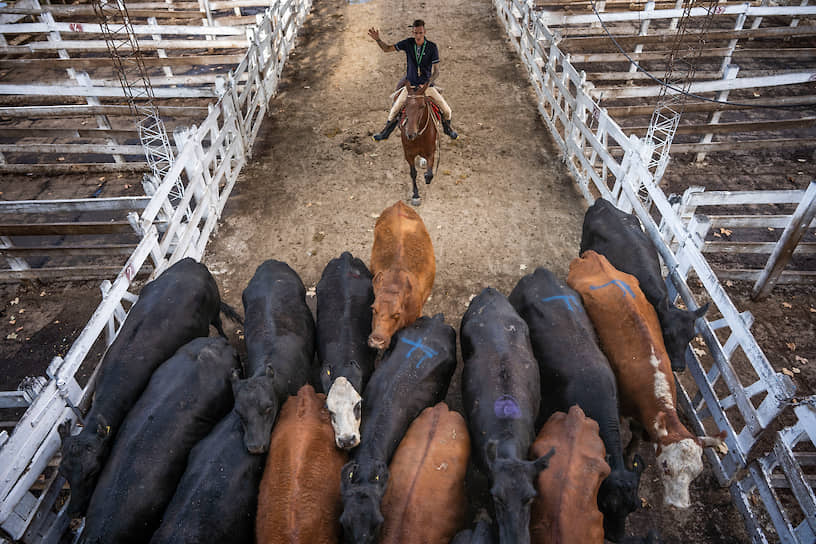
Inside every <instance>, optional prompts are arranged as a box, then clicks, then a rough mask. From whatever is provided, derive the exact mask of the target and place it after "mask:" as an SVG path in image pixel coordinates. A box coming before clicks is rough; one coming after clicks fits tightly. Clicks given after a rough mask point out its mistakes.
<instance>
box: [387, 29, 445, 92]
mask: <svg viewBox="0 0 816 544" xmlns="http://www.w3.org/2000/svg"><path fill="white" fill-rule="evenodd" d="M394 48H395V49H396V50H397V51H405V56H406V57H408V72H407V73H406V76H407V77H408V81H410V82H411V85H412V86H414V87H416V86H417V85H422V84H423V83H425V82H427V81H428V79H429V78H430V77H431V65H433V64H436V63H437V62H439V49H437V47H436V44H435V43H434V42H432V41H431V40H429V39H427V38H426V39H425V42H424V43H423V44H422V45H417V44H416V42H415V41H414V39H413V38H405V39H404V40H402V41H401V42H397V43H396V44H394ZM417 59H419V65H418V66H417ZM417 68H419V70H417Z"/></svg>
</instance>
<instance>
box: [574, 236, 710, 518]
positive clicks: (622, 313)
mask: <svg viewBox="0 0 816 544" xmlns="http://www.w3.org/2000/svg"><path fill="white" fill-rule="evenodd" d="M567 283H568V284H569V285H570V287H572V288H573V289H575V290H576V291H578V292H579V293H580V294H581V297H582V298H583V299H584V307H585V308H586V310H587V313H588V314H589V317H590V319H591V320H592V323H593V324H594V325H595V330H596V331H597V332H598V338H599V339H600V343H601V348H602V349H603V351H604V352H605V353H606V356H607V358H608V359H609V363H610V364H611V365H612V369H613V370H614V372H615V376H616V377H617V380H618V391H619V392H620V403H621V414H623V415H624V416H629V417H633V418H634V419H636V420H637V421H638V422H639V423H640V424H641V425H642V426H643V427H644V429H645V431H646V432H647V433H648V434H649V437H650V438H651V440H652V441H653V442H655V443H656V444H657V452H656V453H657V463H658V466H659V469H660V470H661V474H662V479H663V500H664V502H665V503H666V504H670V505H673V506H676V507H678V508H688V507H689V484H691V481H692V480H693V479H694V478H696V477H697V476H698V475H699V474H700V472H702V470H703V460H702V455H703V447H709V446H716V445H718V444H721V443H722V438H710V437H695V436H694V435H692V434H691V433H690V432H689V431H688V429H686V428H685V427H684V426H683V424H682V423H681V422H680V419H679V418H678V417H677V412H676V405H675V402H676V398H677V394H676V391H675V385H674V376H673V375H672V371H671V363H670V361H669V356H668V354H667V353H666V348H665V347H664V344H663V335H662V333H661V330H660V323H659V322H658V320H657V314H656V313H655V309H654V307H653V306H652V305H651V304H650V303H649V301H648V300H646V297H645V296H644V295H643V292H642V291H641V290H640V287H639V285H638V281H637V279H636V278H635V277H634V276H630V275H629V274H625V273H623V272H620V271H619V270H617V269H615V267H613V266H612V265H611V264H609V261H607V260H606V257H604V256H603V255H600V254H598V253H595V252H594V251H587V252H585V253H584V254H583V255H582V256H581V257H580V258H578V259H574V260H573V261H572V263H570V271H569V276H568V277H567Z"/></svg>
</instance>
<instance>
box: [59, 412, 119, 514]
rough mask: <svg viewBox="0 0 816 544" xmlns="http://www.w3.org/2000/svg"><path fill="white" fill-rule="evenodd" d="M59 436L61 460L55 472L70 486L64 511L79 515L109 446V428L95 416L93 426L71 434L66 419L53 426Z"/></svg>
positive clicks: (90, 492) (88, 497)
mask: <svg viewBox="0 0 816 544" xmlns="http://www.w3.org/2000/svg"><path fill="white" fill-rule="evenodd" d="M57 430H58V432H59V435H60V438H61V439H62V460H61V461H60V466H59V472H60V474H62V475H63V476H65V479H66V480H68V484H69V485H70V486H71V502H70V504H69V505H68V514H69V515H71V516H80V515H82V514H84V513H85V510H86V509H87V508H88V503H89V502H91V495H92V494H93V491H94V487H96V480H97V478H98V477H99V472H100V471H101V470H102V466H103V465H104V462H105V459H104V458H105V456H106V454H107V452H108V451H109V450H110V446H111V443H110V442H111V428H110V426H109V425H108V424H107V422H106V421H105V418H103V417H101V416H99V417H97V418H96V425H95V426H94V425H91V426H88V427H85V428H84V429H82V432H81V433H79V434H78V435H76V436H71V435H70V433H71V423H70V422H68V421H66V422H65V423H62V424H61V425H60V426H59V427H58V428H57Z"/></svg>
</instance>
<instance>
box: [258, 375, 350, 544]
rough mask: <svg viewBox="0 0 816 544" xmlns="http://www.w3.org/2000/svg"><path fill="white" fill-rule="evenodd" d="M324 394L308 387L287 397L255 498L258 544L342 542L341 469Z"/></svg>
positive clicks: (341, 458)
mask: <svg viewBox="0 0 816 544" xmlns="http://www.w3.org/2000/svg"><path fill="white" fill-rule="evenodd" d="M325 402H326V396H325V395H322V394H317V393H315V391H314V388H312V386H311V385H305V386H303V387H302V388H301V389H300V391H299V392H298V394H297V396H293V397H289V399H288V400H287V401H286V402H285V403H284V405H283V408H282V409H281V412H280V416H279V419H278V422H277V424H276V425H275V429H274V431H273V432H272V436H271V439H270V444H269V455H268V457H267V460H266V468H265V469H264V475H263V479H262V480H261V487H260V492H259V495H258V515H257V518H256V539H257V542H258V543H259V544H261V543H287V544H295V543H303V544H329V543H333V542H337V541H338V540H339V538H340V523H339V517H340V513H341V503H340V469H341V468H342V467H343V464H344V463H345V462H346V460H347V455H346V453H345V452H344V451H343V450H339V449H337V448H335V446H334V430H333V429H332V426H331V422H330V421H329V413H328V411H327V410H326V409H325V407H324V404H325Z"/></svg>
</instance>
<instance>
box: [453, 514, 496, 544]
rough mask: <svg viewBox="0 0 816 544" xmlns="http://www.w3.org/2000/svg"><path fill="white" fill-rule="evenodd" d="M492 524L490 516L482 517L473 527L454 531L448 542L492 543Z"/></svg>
mask: <svg viewBox="0 0 816 544" xmlns="http://www.w3.org/2000/svg"><path fill="white" fill-rule="evenodd" d="M494 542H496V539H495V538H493V526H492V523H491V521H490V518H482V519H479V520H478V521H477V522H476V526H475V527H474V528H473V529H464V530H462V531H459V532H458V533H456V536H455V537H453V540H451V543H450V544H493V543H494Z"/></svg>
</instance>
